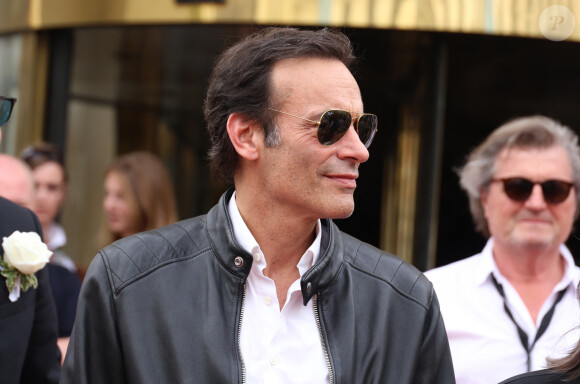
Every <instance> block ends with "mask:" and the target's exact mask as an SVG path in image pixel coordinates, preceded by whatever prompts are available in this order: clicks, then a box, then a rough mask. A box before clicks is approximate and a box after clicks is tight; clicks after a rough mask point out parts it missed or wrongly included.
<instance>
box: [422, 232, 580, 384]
mask: <svg viewBox="0 0 580 384" xmlns="http://www.w3.org/2000/svg"><path fill="white" fill-rule="evenodd" d="M492 249H493V239H490V240H489V241H488V242H487V244H486V246H485V248H484V249H483V251H482V252H481V253H479V254H477V255H474V256H472V257H469V258H467V259H464V260H460V261H458V262H455V263H452V264H449V265H447V266H444V267H440V268H436V269H433V270H431V271H427V272H426V273H425V275H426V276H427V277H428V278H429V279H430V280H431V281H432V282H433V285H434V287H435V292H436V293H437V297H438V299H439V302H440V304H441V312H442V315H443V320H444V322H445V328H446V329H447V335H448V337H449V344H450V347H451V355H452V358H453V365H454V368H455V376H456V379H457V384H477V383H482V384H483V383H485V384H490V383H498V382H500V381H502V380H504V379H506V378H508V377H511V376H514V375H516V374H519V373H523V372H526V370H527V366H526V365H527V355H526V352H525V350H524V348H523V346H522V344H521V341H520V338H519V336H518V333H517V329H516V327H515V325H514V323H513V322H512V321H511V320H510V319H509V317H508V315H507V314H506V312H505V310H504V300H503V298H502V297H501V295H500V294H499V292H498V290H497V288H496V287H495V285H494V283H493V281H492V278H491V275H492V273H493V275H494V276H495V278H496V280H497V281H498V283H500V284H501V285H502V286H503V288H504V291H505V296H506V302H507V303H508V306H509V308H510V311H511V312H512V314H513V316H514V319H515V321H516V322H517V323H518V325H519V326H520V328H521V329H522V330H524V331H525V332H526V334H527V335H528V340H529V342H530V343H531V342H532V341H533V340H534V338H535V336H536V332H537V330H538V327H539V325H540V323H541V320H542V319H543V317H544V315H545V314H546V312H548V311H549V309H550V308H551V307H552V305H553V304H554V301H555V300H556V296H557V294H558V292H559V291H561V290H563V289H565V290H566V293H565V294H564V296H563V298H562V300H561V301H560V302H559V303H558V304H557V306H556V309H555V312H554V315H553V317H552V321H551V322H550V325H549V326H548V328H547V329H546V331H545V333H544V334H543V335H542V336H541V337H540V338H539V339H538V341H537V342H536V344H535V346H534V348H533V349H532V351H531V354H530V356H531V370H537V369H542V368H545V367H546V358H547V357H552V358H556V357H561V356H564V355H565V354H566V353H567V352H568V351H569V350H570V349H571V348H572V347H573V346H574V345H575V344H576V342H577V341H578V338H579V337H580V332H579V331H578V329H577V328H576V327H578V326H579V324H580V309H579V303H578V297H577V293H576V287H577V285H578V282H579V280H580V268H578V267H577V266H575V265H574V259H573V258H572V255H571V254H570V251H569V250H568V249H567V248H566V247H565V246H564V245H562V246H561V247H560V254H561V255H562V256H563V257H564V260H565V261H566V270H565V273H564V276H563V278H562V280H561V281H560V282H559V283H558V284H557V285H556V287H555V288H554V290H553V291H552V294H551V295H550V297H549V298H548V299H547V300H546V302H545V303H544V305H543V306H542V308H541V310H540V313H539V316H538V321H537V324H534V322H533V320H532V317H531V315H530V314H529V312H528V310H527V308H526V306H525V305H524V303H523V301H522V299H521V297H520V296H519V294H518V293H517V292H516V290H515V289H514V288H513V286H512V285H511V284H510V283H509V282H508V281H507V279H506V278H505V277H504V276H502V275H501V273H499V270H498V268H497V266H496V264H495V261H494V259H493V256H492Z"/></svg>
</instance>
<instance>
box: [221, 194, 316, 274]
mask: <svg viewBox="0 0 580 384" xmlns="http://www.w3.org/2000/svg"><path fill="white" fill-rule="evenodd" d="M228 212H229V214H230V218H231V220H232V226H233V229H234V238H235V240H236V241H237V242H238V244H239V245H240V246H241V247H242V248H243V249H244V250H245V251H246V252H248V253H250V254H252V255H254V260H255V254H256V252H259V253H260V254H261V253H262V252H261V250H260V245H259V244H258V242H257V241H256V239H255V238H254V235H252V232H250V229H249V228H248V226H247V225H246V223H245V222H244V219H243V218H242V215H241V214H240V210H239V209H238V204H237V203H236V192H235V191H234V193H233V195H232V197H231V198H230V201H229V203H228ZM321 237H322V236H321V231H320V220H317V221H316V238H315V239H314V241H313V242H312V244H311V245H310V247H308V249H307V250H306V252H304V255H302V258H301V259H300V261H299V262H298V265H297V267H298V271H299V272H300V276H302V274H303V273H304V272H306V271H307V270H308V269H310V267H312V266H313V265H314V263H316V260H317V259H318V256H319V254H320V242H321ZM265 263H266V262H265V260H264V259H263V258H262V259H261V260H259V262H258V264H263V266H261V267H262V268H264V267H266V264H265Z"/></svg>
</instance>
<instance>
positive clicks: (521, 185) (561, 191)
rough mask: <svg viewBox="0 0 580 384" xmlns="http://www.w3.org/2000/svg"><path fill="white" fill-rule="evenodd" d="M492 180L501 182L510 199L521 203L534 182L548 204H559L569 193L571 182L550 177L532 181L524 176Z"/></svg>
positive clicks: (530, 190) (527, 196)
mask: <svg viewBox="0 0 580 384" xmlns="http://www.w3.org/2000/svg"><path fill="white" fill-rule="evenodd" d="M492 182H501V183H503V190H504V192H505V194H506V195H507V197H509V198H510V199H511V200H513V201H515V202H518V203H523V202H524V201H526V200H528V198H529V197H530V195H531V194H532V190H533V189H534V186H535V185H536V184H538V185H540V186H541V187H542V193H543V195H544V200H545V201H546V203H549V204H560V203H562V202H564V200H566V199H567V198H568V195H570V190H571V189H572V187H573V186H574V184H573V183H571V182H569V181H564V180H556V179H550V180H545V181H532V180H529V179H526V178H524V177H506V178H500V179H492Z"/></svg>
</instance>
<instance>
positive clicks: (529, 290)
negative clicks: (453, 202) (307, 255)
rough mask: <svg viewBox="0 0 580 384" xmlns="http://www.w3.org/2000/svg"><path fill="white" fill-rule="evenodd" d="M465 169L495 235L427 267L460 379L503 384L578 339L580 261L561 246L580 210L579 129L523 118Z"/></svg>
mask: <svg viewBox="0 0 580 384" xmlns="http://www.w3.org/2000/svg"><path fill="white" fill-rule="evenodd" d="M459 175H460V182H461V186H462V188H463V189H464V190H465V191H466V192H467V195H468V198H469V203H470V208H471V213H472V216H473V219H474V222H475V225H476V228H477V230H479V231H480V232H481V233H482V234H483V235H485V236H486V237H488V238H489V239H488V241H487V244H486V245H485V247H484V249H483V250H482V252H481V253H479V254H477V255H475V256H472V257H469V258H467V259H464V260H460V261H458V262H455V263H452V264H450V265H446V266H443V267H440V268H436V269H434V270H431V271H428V272H426V275H427V277H428V278H429V279H430V280H431V281H432V282H433V285H434V287H435V291H436V292H437V295H438V297H439V299H440V301H441V312H442V313H443V319H444V320H445V327H446V328H447V334H448V336H449V343H450V346H451V353H452V355H453V364H454V367H455V373H456V379H457V383H459V384H466V383H497V382H499V381H501V380H504V379H506V378H508V377H511V376H513V375H516V374H519V373H523V372H528V371H533V370H538V369H541V368H545V367H546V359H547V358H557V357H560V356H563V355H564V354H565V353H567V352H568V351H569V350H570V348H571V347H572V346H573V345H574V343H575V342H576V340H578V338H577V337H576V336H577V335H576V332H574V331H571V330H574V329H575V328H576V327H577V326H578V323H579V320H580V310H579V308H578V295H577V292H576V286H577V285H578V283H579V279H580V268H578V267H577V266H576V265H575V264H574V259H573V257H572V255H571V254H570V251H569V250H568V249H567V248H566V246H565V245H564V242H565V241H566V240H567V239H568V237H569V236H570V233H571V231H572V225H573V223H574V220H575V219H576V218H577V217H578V204H579V199H580V149H579V147H578V137H577V136H576V134H575V133H574V132H573V131H572V130H571V129H570V128H568V127H565V126H563V125H562V124H560V123H558V122H556V121H554V120H553V119H550V118H548V117H545V116H528V117H520V118H517V119H514V120H512V121H509V122H507V123H506V124H504V125H502V126H501V127H499V128H497V129H496V130H495V131H493V132H492V133H491V134H490V135H489V137H488V138H487V139H486V140H485V141H484V142H483V143H482V144H481V145H479V146H478V147H477V148H476V149H475V150H473V152H471V154H470V155H469V158H468V160H467V163H466V164H465V165H464V166H463V168H462V169H461V170H460V171H459Z"/></svg>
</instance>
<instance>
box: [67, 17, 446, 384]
mask: <svg viewBox="0 0 580 384" xmlns="http://www.w3.org/2000/svg"><path fill="white" fill-rule="evenodd" d="M353 59H354V57H353V55H352V48H351V45H350V41H349V40H348V38H347V37H346V36H345V35H344V34H342V33H338V32H334V31H332V30H327V29H324V30H320V31H306V30H298V29H292V28H269V29H265V30H262V31H261V32H258V33H256V34H254V35H252V36H250V37H249V38H246V39H244V40H243V41H241V42H240V43H238V44H236V45H234V46H233V47H231V48H230V49H228V50H227V51H226V52H225V53H224V54H223V55H222V56H221V58H220V60H219V61H218V63H217V66H216V68H215V69H214V72H213V75H212V77H211V80H210V85H209V90H208V93H207V98H206V103H205V116H206V120H207V123H208V130H209V133H210V137H211V142H212V148H211V151H210V161H211V168H212V170H213V171H214V173H215V174H219V175H221V176H222V177H223V178H224V179H226V180H227V181H229V182H231V183H233V184H234V185H235V189H234V188H232V189H230V190H228V191H227V192H226V193H224V195H223V196H222V198H221V199H220V201H219V203H218V204H217V205H216V206H215V207H213V208H212V209H211V210H210V211H209V213H208V214H207V215H204V216H200V217H196V218H193V219H189V220H185V221H182V222H180V223H177V224H173V225H170V226H166V227H163V228H160V229H157V230H153V231H150V232H145V233H141V234H137V235H133V236H129V237H126V238H124V239H121V240H119V241H117V242H115V243H113V244H112V245H110V246H108V247H106V248H105V249H103V250H102V251H101V252H99V254H98V255H97V257H96V258H95V259H94V260H93V262H92V263H91V266H90V267H89V269H88V272H87V275H86V278H85V280H84V284H83V288H82V290H81V297H80V298H79V307H78V309H77V317H76V320H75V326H74V330H73V335H72V338H71V346H70V348H69V350H68V353H67V357H66V360H65V368H64V372H63V383H75V384H84V383H139V384H143V383H208V384H222V383H223V384H225V383H228V384H231V383H264V382H272V383H274V382H275V383H304V384H306V383H308V384H314V383H336V384H354V383H361V384H362V383H364V384H373V383H397V384H405V383H415V384H419V383H423V384H434V383H441V384H449V383H453V382H454V378H453V367H452V364H451V358H450V354H449V344H448V342H447V338H446V335H445V328H444V326H443V321H442V319H441V314H440V312H439V305H438V302H437V298H436V296H435V294H434V291H433V287H432V285H431V283H430V282H429V281H428V280H427V279H426V278H425V277H424V276H423V275H422V274H421V273H420V272H419V271H418V270H417V269H415V268H414V267H412V266H410V265H408V264H406V263H404V262H403V261H402V260H400V259H398V258H396V257H394V256H392V255H389V254H386V253H384V252H382V251H381V250H379V249H376V248H374V247H372V246H370V245H368V244H365V243H362V242H361V241H359V240H357V239H355V238H353V237H351V236H348V235H347V234H345V233H342V232H341V231H340V230H339V229H338V228H337V227H336V225H335V224H334V223H333V222H332V220H331V219H332V218H344V217H348V216H350V215H351V214H352V212H353V209H354V200H353V193H354V190H355V188H356V184H357V183H356V179H357V177H358V168H359V165H360V164H361V163H364V162H365V161H366V160H367V159H368V157H369V152H368V150H367V148H368V147H369V146H370V144H371V142H372V139H373V137H374V135H375V132H376V130H377V117H376V116H375V115H372V114H368V113H365V112H364V108H363V103H362V99H361V94H360V90H359V87H358V85H357V82H356V81H355V79H354V77H353V75H352V74H351V72H350V71H349V69H348V66H349V65H350V64H351V62H352V60H353Z"/></svg>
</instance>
